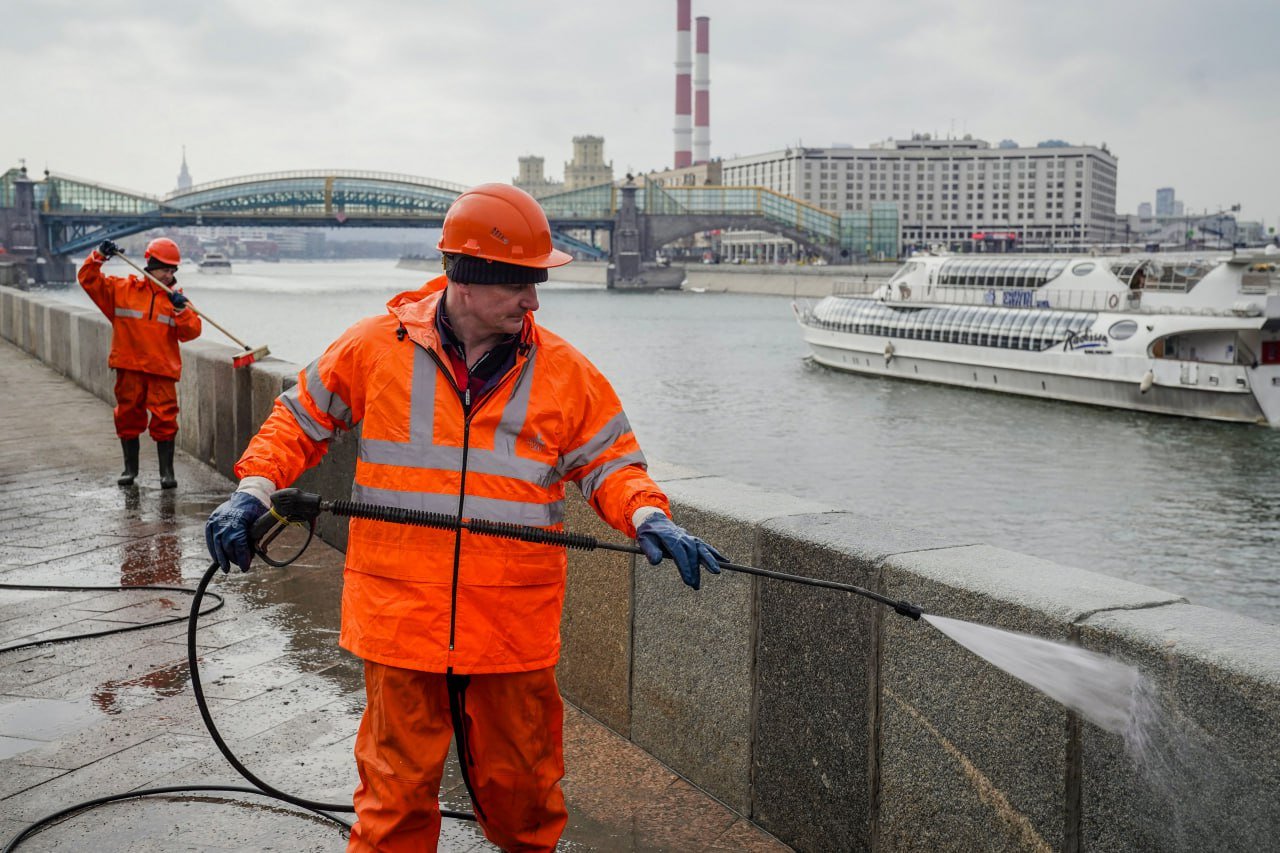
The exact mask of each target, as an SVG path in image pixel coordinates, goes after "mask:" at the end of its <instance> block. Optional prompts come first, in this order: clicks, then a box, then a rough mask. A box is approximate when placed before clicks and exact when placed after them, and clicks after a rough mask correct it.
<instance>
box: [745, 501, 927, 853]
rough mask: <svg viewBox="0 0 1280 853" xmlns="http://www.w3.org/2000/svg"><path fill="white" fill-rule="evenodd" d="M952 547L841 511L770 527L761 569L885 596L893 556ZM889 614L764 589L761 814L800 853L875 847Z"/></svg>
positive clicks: (758, 737)
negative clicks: (882, 660)
mask: <svg viewBox="0 0 1280 853" xmlns="http://www.w3.org/2000/svg"><path fill="white" fill-rule="evenodd" d="M946 544H948V543H946V542H945V541H941V540H939V539H937V537H934V536H932V535H930V534H927V533H924V532H922V531H918V530H908V529H905V528H897V527H894V526H892V525H888V524H885V523H882V522H877V521H873V520H870V519H868V518H866V517H865V516H862V515H858V514H853V513H846V512H838V513H828V514H820V515H800V516H793V517H788V518H784V519H780V520H776V521H771V522H767V523H765V524H763V525H762V526H761V529H760V533H759V539H758V544H757V552H758V558H759V561H760V562H759V564H758V565H759V566H760V567H761V568H766V569H773V570H776V571H783V572H788V573H791V574H797V575H804V576H808V577H813V578H820V579H823V580H829V581H837V582H839V583H846V584H853V585H856V586H860V587H863V588H871V589H877V588H878V587H879V577H880V564H881V562H882V561H883V560H884V559H885V558H886V557H888V556H889V555H892V554H899V553H902V552H906V551H914V550H919V549H924V548H937V547H943V546H945V545H946ZM882 612H883V606H882V605H879V604H876V603H874V602H872V601H869V600H867V599H865V598H862V597H859V596H855V595H852V594H850V593H842V592H834V591H832V590H829V589H823V588H820V587H813V586H803V585H799V584H792V583H784V582H761V584H760V585H759V586H758V588H757V617H756V618H757V621H758V641H757V645H756V668H757V674H756V696H755V702H756V709H757V710H756V726H755V764H754V768H753V773H754V780H755V789H754V801H753V806H752V817H753V820H755V821H756V822H757V823H759V824H760V825H761V826H763V827H764V828H765V829H767V830H768V831H770V832H772V833H774V834H775V835H777V836H778V837H779V838H780V839H782V840H783V841H785V842H786V843H788V844H791V845H792V846H794V847H797V848H798V849H802V850H860V849H866V848H867V847H868V845H869V843H870V837H871V825H870V824H871V815H872V813H873V792H874V790H873V789H874V785H873V779H874V778H875V763H874V759H875V749H874V741H875V731H874V714H873V711H874V697H875V689H874V688H875V664H876V654H877V646H876V643H877V640H876V636H877V631H878V630H879V626H880V619H881V617H882ZM885 618H888V617H885Z"/></svg>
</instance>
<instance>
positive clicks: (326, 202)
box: [161, 170, 466, 219]
mask: <svg viewBox="0 0 1280 853" xmlns="http://www.w3.org/2000/svg"><path fill="white" fill-rule="evenodd" d="M465 189H466V187H464V186H462V185H461V184H455V183H452V182H449V181H440V180H435V179H433V178H421V177H416V176H413V175H401V174H396V173H393V172H365V171H352V170H303V171H292V172H268V173H263V174H258V175H243V176H240V177H236V178H226V179H224V180H220V181H212V182H210V183H206V184H200V185H198V186H194V187H191V188H190V189H185V190H179V191H176V192H172V193H169V194H168V195H166V196H164V197H163V198H162V199H161V204H162V205H163V206H164V207H166V208H169V209H173V210H181V211H188V212H201V213H237V214H266V215H271V214H281V213H286V214H293V215H315V216H323V217H328V216H336V215H338V214H345V215H346V217H347V218H350V217H352V216H359V217H361V218H365V217H377V216H387V215H392V216H405V215H414V214H417V215H420V216H426V217H430V218H441V219H442V218H443V217H444V213H445V211H446V210H448V209H449V205H451V204H453V200H454V199H456V198H457V197H458V196H459V195H461V194H462V192H463V191H464V190H465Z"/></svg>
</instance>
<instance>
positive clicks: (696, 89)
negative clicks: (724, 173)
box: [693, 16, 711, 163]
mask: <svg viewBox="0 0 1280 853" xmlns="http://www.w3.org/2000/svg"><path fill="white" fill-rule="evenodd" d="M710 44H711V19H710V18H708V17H705V16H702V17H699V18H698V32H697V52H696V53H695V54H694V62H693V162H695V163H705V162H707V161H708V160H710V159H711V48H710Z"/></svg>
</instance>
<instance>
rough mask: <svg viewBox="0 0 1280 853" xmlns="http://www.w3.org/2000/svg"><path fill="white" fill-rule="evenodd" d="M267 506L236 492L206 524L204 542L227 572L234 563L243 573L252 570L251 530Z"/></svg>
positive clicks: (249, 495)
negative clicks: (250, 564)
mask: <svg viewBox="0 0 1280 853" xmlns="http://www.w3.org/2000/svg"><path fill="white" fill-rule="evenodd" d="M266 512H267V506H266V504H264V503H263V502H262V501H260V500H258V499H257V498H255V497H254V496H253V495H251V494H249V493H248V492H236V493H235V494H233V495H232V496H231V497H230V498H228V499H227V500H225V501H223V503H222V505H221V506H219V507H218V508H217V509H215V510H214V511H213V512H212V513H211V514H210V515H209V520H208V521H206V522H205V525H204V541H205V544H206V545H208V546H209V555H210V556H211V557H213V560H214V562H216V563H217V564H218V565H219V566H220V567H221V568H222V571H224V572H229V571H231V564H232V563H235V564H236V565H237V566H239V567H240V571H242V572H247V571H249V563H250V561H252V560H253V547H252V546H251V545H250V544H249V531H250V530H252V529H253V523H254V522H255V521H257V520H258V519H259V518H261V517H262V516H263V515H265V514H266Z"/></svg>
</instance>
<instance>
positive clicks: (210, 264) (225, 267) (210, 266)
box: [198, 252, 231, 275]
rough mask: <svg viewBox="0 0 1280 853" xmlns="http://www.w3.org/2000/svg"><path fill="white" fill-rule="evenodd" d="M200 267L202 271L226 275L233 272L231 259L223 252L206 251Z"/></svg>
mask: <svg viewBox="0 0 1280 853" xmlns="http://www.w3.org/2000/svg"><path fill="white" fill-rule="evenodd" d="M198 268H199V270H200V272H202V273H214V274H215V275H226V274H227V273H230V272H231V259H230V258H228V257H227V256H226V255H224V254H222V253H221V252H205V253H204V257H203V258H202V259H201V260H200V263H199V265H198Z"/></svg>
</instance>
